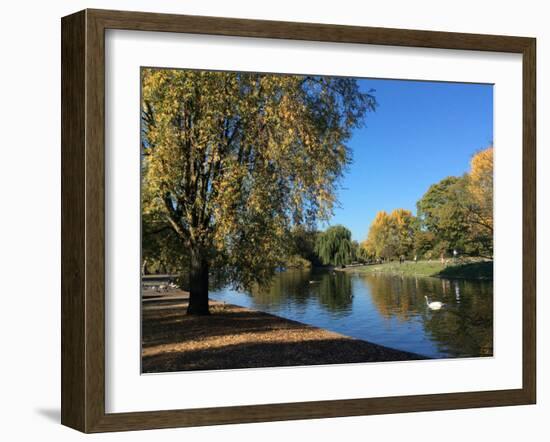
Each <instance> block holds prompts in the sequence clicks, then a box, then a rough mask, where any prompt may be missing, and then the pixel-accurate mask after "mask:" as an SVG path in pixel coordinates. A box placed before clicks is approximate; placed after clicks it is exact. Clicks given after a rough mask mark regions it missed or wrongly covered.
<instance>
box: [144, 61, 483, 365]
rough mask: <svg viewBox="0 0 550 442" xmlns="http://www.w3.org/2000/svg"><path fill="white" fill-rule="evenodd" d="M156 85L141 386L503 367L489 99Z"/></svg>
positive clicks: (211, 83) (223, 83)
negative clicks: (188, 374)
mask: <svg viewBox="0 0 550 442" xmlns="http://www.w3.org/2000/svg"><path fill="white" fill-rule="evenodd" d="M140 79H141V84H140V88H141V103H140V106H141V110H140V130H141V134H140V140H141V146H140V158H141V161H140V163H141V269H140V272H141V340H142V342H141V372H142V373H143V374H146V373H165V372H178V371H190V370H228V369H247V368H248V369H250V368H261V367H264V368H265V367H289V366H315V365H326V364H350V363H370V362H378V363H382V362H392V361H418V360H425V359H449V358H481V357H491V356H493V155H494V143H493V85H492V84H477V83H457V82H441V81H438V82H436V81H411V80H406V79H382V78H354V77H336V76H329V75H305V74H299V75H298V74H285V73H259V72H230V71H212V70H191V69H175V68H164V67H142V68H141V75H140ZM136 87H137V85H136Z"/></svg>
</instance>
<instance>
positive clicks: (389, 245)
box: [363, 209, 416, 259]
mask: <svg viewBox="0 0 550 442" xmlns="http://www.w3.org/2000/svg"><path fill="white" fill-rule="evenodd" d="M415 226H416V218H415V217H414V216H413V214H412V212H411V211H410V210H406V209H395V210H394V211H392V212H391V213H390V214H388V213H387V212H385V211H383V210H382V211H380V212H378V213H377V214H376V216H375V218H374V220H373V222H372V224H371V226H370V228H369V233H368V236H367V239H366V241H365V242H364V243H363V247H364V248H365V250H366V251H367V254H368V255H370V256H373V257H378V258H383V259H390V258H399V257H407V256H409V255H411V253H412V251H413V249H414V235H415Z"/></svg>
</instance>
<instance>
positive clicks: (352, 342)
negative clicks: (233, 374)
mask: <svg viewBox="0 0 550 442" xmlns="http://www.w3.org/2000/svg"><path fill="white" fill-rule="evenodd" d="M151 304H152V303H151V302H147V305H148V306H150V305H151ZM158 304H159V306H161V308H158V309H156V308H151V309H148V308H144V309H143V311H142V352H143V355H142V371H143V373H161V372H170V371H188V370H216V369H235V368H258V367H281V366H299V365H324V364H346V363H354V362H357V363H359V362H374V361H376V362H381V361H405V360H416V359H425V358H424V357H423V356H420V355H416V354H413V353H408V352H403V351H399V350H394V349H390V348H387V347H383V346H380V345H376V344H372V343H369V342H367V341H362V340H358V339H351V338H348V337H346V336H342V335H338V334H336V333H332V332H328V331H327V330H324V329H320V328H316V327H310V326H308V325H305V324H302V323H299V322H296V321H291V320H287V319H283V318H280V317H278V316H274V315H270V314H268V313H263V312H259V311H254V310H248V309H245V308H241V307H237V306H234V305H230V304H222V303H217V302H212V303H211V315H209V316H188V315H186V308H185V307H186V301H184V302H183V303H182V302H181V301H180V302H178V303H177V304H174V305H172V306H170V305H169V304H167V303H165V302H163V301H159V303H158Z"/></svg>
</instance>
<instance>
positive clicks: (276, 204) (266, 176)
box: [142, 69, 376, 314]
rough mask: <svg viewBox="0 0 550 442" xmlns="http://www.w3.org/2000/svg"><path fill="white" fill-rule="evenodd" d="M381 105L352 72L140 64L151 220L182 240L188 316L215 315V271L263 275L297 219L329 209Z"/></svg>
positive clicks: (277, 260)
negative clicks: (352, 140)
mask: <svg viewBox="0 0 550 442" xmlns="http://www.w3.org/2000/svg"><path fill="white" fill-rule="evenodd" d="M375 106H376V101H375V99H374V97H373V96H372V95H371V93H367V92H363V91H361V90H360V89H359V86H358V83H357V82H356V81H355V80H354V79H350V78H332V77H319V76H300V75H271V74H256V73H231V72H206V71H191V70H175V69H143V71H142V152H143V153H142V156H143V186H142V189H143V190H142V192H143V203H144V204H143V216H149V215H150V216H154V217H156V218H158V219H161V220H162V221H163V222H164V223H165V224H166V225H167V226H169V227H170V228H171V229H172V231H173V232H174V234H175V235H177V237H178V242H175V243H174V244H175V245H177V247H178V248H179V249H180V253H181V254H183V255H186V257H187V258H186V259H187V261H188V274H189V291H190V300H189V307H188V310H187V312H188V314H208V312H209V310H208V285H209V275H210V274H211V273H212V272H219V273H220V274H223V276H224V278H226V280H227V281H228V282H230V283H231V284H233V285H235V286H250V285H251V284H253V283H254V282H263V281H266V280H268V279H269V278H270V277H271V276H272V274H273V271H274V268H275V267H276V266H277V265H280V264H281V261H283V258H284V257H285V256H287V255H288V247H289V244H288V232H289V231H290V229H291V227H292V226H293V225H294V224H300V223H305V224H310V225H313V223H314V221H315V220H316V219H327V218H328V217H329V215H330V214H331V212H332V208H333V205H334V203H335V200H336V196H335V188H336V185H337V181H338V179H339V178H340V177H341V176H342V174H343V172H344V170H345V168H346V166H347V165H348V164H349V162H350V160H351V153H350V150H349V149H348V148H347V146H346V144H345V143H346V141H347V140H348V139H349V137H350V136H351V133H352V130H353V129H354V128H355V127H357V126H359V125H361V124H362V123H363V121H364V116H365V114H366V112H368V111H372V110H374V109H375Z"/></svg>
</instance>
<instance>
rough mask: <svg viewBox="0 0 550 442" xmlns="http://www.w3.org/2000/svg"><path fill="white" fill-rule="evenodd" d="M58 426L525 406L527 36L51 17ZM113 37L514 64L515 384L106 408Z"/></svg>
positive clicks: (530, 182) (92, 428) (531, 57)
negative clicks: (519, 347) (57, 153)
mask: <svg viewBox="0 0 550 442" xmlns="http://www.w3.org/2000/svg"><path fill="white" fill-rule="evenodd" d="M61 24H62V26H61V27H62V48H61V49H62V275H61V276H62V306H61V312H62V338H61V346H62V409H61V421H62V424H64V425H66V426H69V427H72V428H75V429H77V430H80V431H83V432H104V431H123V430H142V429H151V428H168V427H185V426H198V425H216V424H230V423H244V422H262V421H281V420H290V419H310V418H326V417H338V416H357V415H369V414H382V413H403V412H412V411H429V410H446V409H460V408H473V407H490V406H505V405H520V404H533V403H535V398H536V341H535V330H536V323H535V319H536V315H535V313H536V310H535V288H536V273H535V272H536V219H535V214H536V188H535V186H536V177H535V171H536V158H535V153H536V152H535V143H536V137H535V134H536V127H535V115H536V96H535V87H536V81H535V79H536V77H535V75H536V74H535V53H536V41H535V39H533V38H525V37H511V36H495V35H474V34H459V33H450V32H432V31H417V30H404V29H384V28H368V27H355V26H353V27H352V26H337V25H325V24H309V23H290V22H276V21H260V20H241V19H230V18H215V17H198V16H185V15H168V14H154V13H141V12H122V11H106V10H84V11H80V12H78V13H75V14H73V15H69V16H67V17H64V18H63V19H62V23H61ZM106 29H123V30H140V31H163V32H176V33H192V34H210V35H221V36H239V37H261V38H273V39H292V40H305V41H323V42H340V43H359V44H376V45H390V46H404V47H417V48H440V49H457V50H476V51H494V52H507V53H517V54H521V55H522V57H523V61H522V63H523V361H522V367H523V385H522V387H521V388H518V389H512V390H496V391H475V392H465V393H445V394H428V395H415V396H400V397H378V398H364V399H346V400H330V401H315V402H298V403H296V402H293V403H282V404H271V405H249V406H230V407H220V408H199V409H181V410H170V411H154V410H151V411H147V412H132V413H115V414H110V413H106V412H105V388H106V387H105V298H104V294H105V269H104V263H105V191H106V189H105V160H104V158H105V142H104V140H105V76H104V72H105V30H106Z"/></svg>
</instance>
